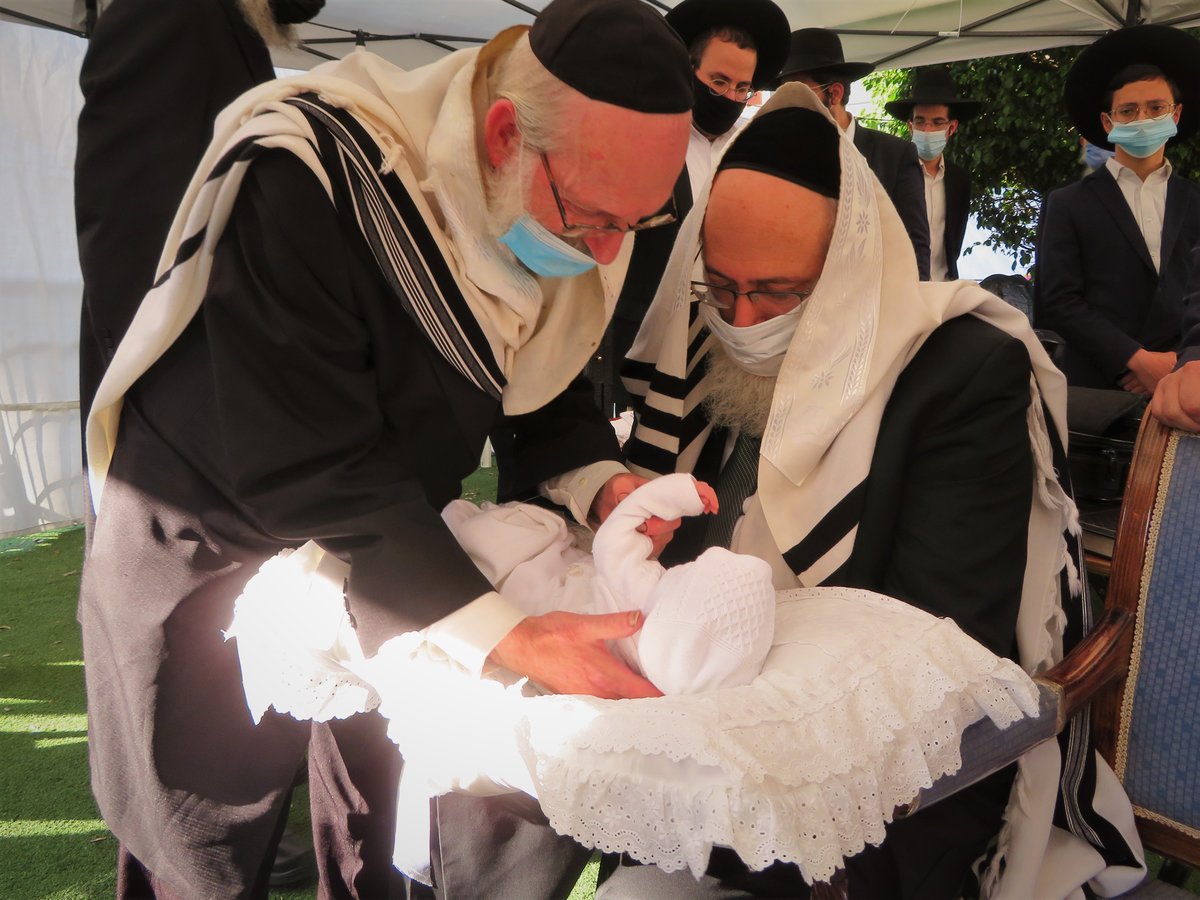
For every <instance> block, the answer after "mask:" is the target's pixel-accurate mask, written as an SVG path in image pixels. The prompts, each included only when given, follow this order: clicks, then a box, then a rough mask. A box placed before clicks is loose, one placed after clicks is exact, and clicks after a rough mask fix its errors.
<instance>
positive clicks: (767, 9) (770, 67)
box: [666, 0, 791, 90]
mask: <svg viewBox="0 0 1200 900" xmlns="http://www.w3.org/2000/svg"><path fill="white" fill-rule="evenodd" d="M666 19H667V24H668V25H670V26H671V27H672V28H674V29H675V31H676V33H677V34H678V35H679V36H680V37H681V38H683V42H684V44H686V45H687V46H689V47H690V46H691V45H692V42H693V41H694V40H696V38H698V37H699V36H700V35H702V34H703V33H704V32H706V31H708V30H709V29H710V28H740V29H741V30H742V31H745V32H746V33H747V34H749V35H750V37H751V38H753V39H754V47H755V53H757V55H758V61H757V62H756V63H755V66H754V79H753V87H754V88H755V89H756V90H757V89H759V88H764V87H768V86H770V85H772V84H774V83H775V76H776V75H778V74H779V69H780V67H781V66H782V65H783V61H784V60H785V59H786V58H787V55H788V39H789V37H790V36H789V34H788V30H789V29H790V28H791V25H790V24H788V19H787V15H786V14H785V13H784V11H783V10H782V9H780V8H779V7H778V6H776V5H775V3H773V2H772V0H683V2H682V3H680V4H679V5H678V6H676V7H675V8H674V9H672V10H671V11H670V12H668V13H667V15H666Z"/></svg>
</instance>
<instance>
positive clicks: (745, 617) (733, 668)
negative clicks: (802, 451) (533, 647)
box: [442, 474, 775, 694]
mask: <svg viewBox="0 0 1200 900" xmlns="http://www.w3.org/2000/svg"><path fill="white" fill-rule="evenodd" d="M703 512H704V506H703V501H702V500H701V499H700V495H699V494H698V493H697V491H696V481H695V479H694V478H692V476H691V475H686V474H677V475H667V476H664V477H662V478H658V479H655V480H654V481H652V482H650V483H649V484H646V485H644V486H643V487H641V488H639V489H638V490H636V491H634V492H633V493H631V494H630V495H629V496H628V497H626V498H625V499H624V500H622V501H621V502H620V503H619V504H618V505H617V507H616V509H614V510H613V512H612V513H611V514H610V515H609V517H608V518H607V519H606V520H605V522H604V524H603V525H601V526H600V528H599V529H598V530H597V532H596V536H595V539H594V541H593V542H592V552H591V554H588V553H586V552H584V551H583V550H581V549H579V548H578V547H577V546H576V545H575V541H574V536H573V533H572V531H571V530H570V529H568V527H567V525H566V523H565V522H564V521H563V519H562V517H561V516H558V515H556V514H554V513H553V512H551V511H549V510H546V509H542V508H541V507H537V506H532V505H529V504H524V503H506V504H504V505H501V506H497V505H495V504H492V503H485V504H483V506H482V507H479V506H476V505H475V504H473V503H469V502H467V501H466V500H455V501H453V502H451V503H450V504H449V505H448V506H447V507H446V508H445V510H443V511H442V519H443V520H445V522H446V524H447V525H448V526H449V527H450V530H451V531H452V532H453V533H454V536H455V538H456V539H457V540H458V542H459V544H461V545H462V547H463V549H464V550H466V551H467V553H469V554H470V556H471V559H472V560H474V562H475V564H476V565H477V566H478V567H479V570H480V571H481V572H483V574H484V575H485V576H486V577H487V579H488V581H490V582H491V583H492V584H493V585H495V587H496V590H497V591H499V592H500V594H501V596H503V597H504V599H505V600H507V601H508V602H509V603H511V604H513V605H514V606H516V607H517V608H518V609H520V610H522V611H523V612H525V613H528V614H529V615H531V616H536V615H542V614H544V613H548V612H551V611H554V610H566V611H569V612H576V613H591V614H602V613H616V612H625V611H628V610H639V611H641V612H642V613H643V614H644V615H645V620H644V622H643V624H642V627H641V629H640V630H639V631H638V633H637V634H635V635H634V636H633V637H632V638H626V639H623V640H619V641H614V642H612V647H613V650H614V651H615V652H616V653H617V654H618V655H619V656H621V657H622V658H623V659H624V660H625V661H626V662H627V663H628V664H629V665H630V667H631V668H634V669H635V670H637V671H639V672H641V673H642V674H643V675H645V676H646V678H648V679H649V680H650V681H651V682H652V683H653V684H654V685H655V686H656V687H658V689H659V690H661V691H662V692H663V693H664V694H689V693H696V692H699V691H710V690H717V689H719V688H727V687H736V686H737V685H741V684H749V683H750V681H751V679H753V678H754V677H755V676H756V675H758V673H759V671H760V670H761V669H762V663H763V660H764V659H765V658H766V656H767V651H768V650H770V649H771V637H772V635H773V633H774V629H775V589H774V587H772V585H771V567H770V566H769V565H768V564H767V563H765V562H763V561H762V560H761V559H757V558H755V557H753V556H744V555H740V554H736V553H730V552H729V551H728V550H724V549H722V548H720V547H712V548H710V549H708V550H706V551H705V552H704V553H703V554H701V555H700V557H699V558H698V559H696V560H695V561H694V562H690V563H687V564H685V565H681V566H676V567H674V568H672V569H664V568H663V567H662V566H661V565H659V563H658V562H657V561H655V560H653V559H649V558H648V557H649V555H650V552H651V549H652V548H651V542H650V539H649V538H648V537H646V535H644V534H641V533H639V532H638V530H637V529H638V527H639V526H640V525H642V524H643V523H644V522H645V521H646V520H647V519H648V518H649V517H651V516H657V517H659V518H662V519H676V518H679V517H680V516H696V515H700V514H702V513H703Z"/></svg>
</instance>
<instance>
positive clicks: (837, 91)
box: [826, 81, 846, 106]
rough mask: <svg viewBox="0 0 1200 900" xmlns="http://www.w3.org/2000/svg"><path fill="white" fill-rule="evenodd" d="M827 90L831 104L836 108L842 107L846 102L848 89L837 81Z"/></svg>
mask: <svg viewBox="0 0 1200 900" xmlns="http://www.w3.org/2000/svg"><path fill="white" fill-rule="evenodd" d="M826 90H828V91H829V102H830V103H831V104H832V105H834V106H842V105H844V104H845V102H846V88H845V87H844V86H843V85H842V84H841V83H840V82H837V81H835V82H834V83H833V84H831V85H830V86H829V87H828V88H826Z"/></svg>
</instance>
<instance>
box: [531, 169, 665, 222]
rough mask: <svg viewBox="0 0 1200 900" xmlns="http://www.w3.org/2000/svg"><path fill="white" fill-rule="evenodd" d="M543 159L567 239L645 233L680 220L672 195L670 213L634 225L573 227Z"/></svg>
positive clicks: (556, 185) (659, 214) (648, 218)
mask: <svg viewBox="0 0 1200 900" xmlns="http://www.w3.org/2000/svg"><path fill="white" fill-rule="evenodd" d="M538 156H540V157H541V158H542V168H543V169H545V170H546V180H547V181H549V182H550V193H551V194H553V195H554V203H555V205H556V206H558V215H559V218H561V219H562V223H563V228H562V231H561V232H560V234H561V236H562V237H566V238H581V237H588V236H589V235H595V234H624V233H625V232H627V231H645V230H646V229H647V228H658V227H659V226H660V225H669V224H671V223H672V222H674V221H675V220H676V219H678V218H679V211H678V209H677V208H676V206H675V195H674V194H672V195H671V197H670V199H668V200H667V206H666V207H665V209H667V210H668V211H666V212H661V213H657V214H655V215H653V216H647V217H646V218H644V219H641V220H640V221H637V222H634V223H633V224H632V225H584V224H578V225H572V224H571V223H570V222H568V221H567V209H566V207H565V206H563V201H562V195H561V194H559V193H558V184H557V183H556V182H555V180H554V173H553V172H551V171H550V160H548V159H546V154H545V153H538Z"/></svg>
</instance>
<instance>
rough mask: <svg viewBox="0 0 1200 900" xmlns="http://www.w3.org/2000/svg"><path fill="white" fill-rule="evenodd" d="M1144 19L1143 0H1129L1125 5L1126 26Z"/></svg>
mask: <svg viewBox="0 0 1200 900" xmlns="http://www.w3.org/2000/svg"><path fill="white" fill-rule="evenodd" d="M1141 20H1142V0H1128V3H1127V4H1126V6H1125V27H1126V28H1129V27H1130V26H1132V25H1136V24H1138V23H1139V22H1140V21H1141Z"/></svg>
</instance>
